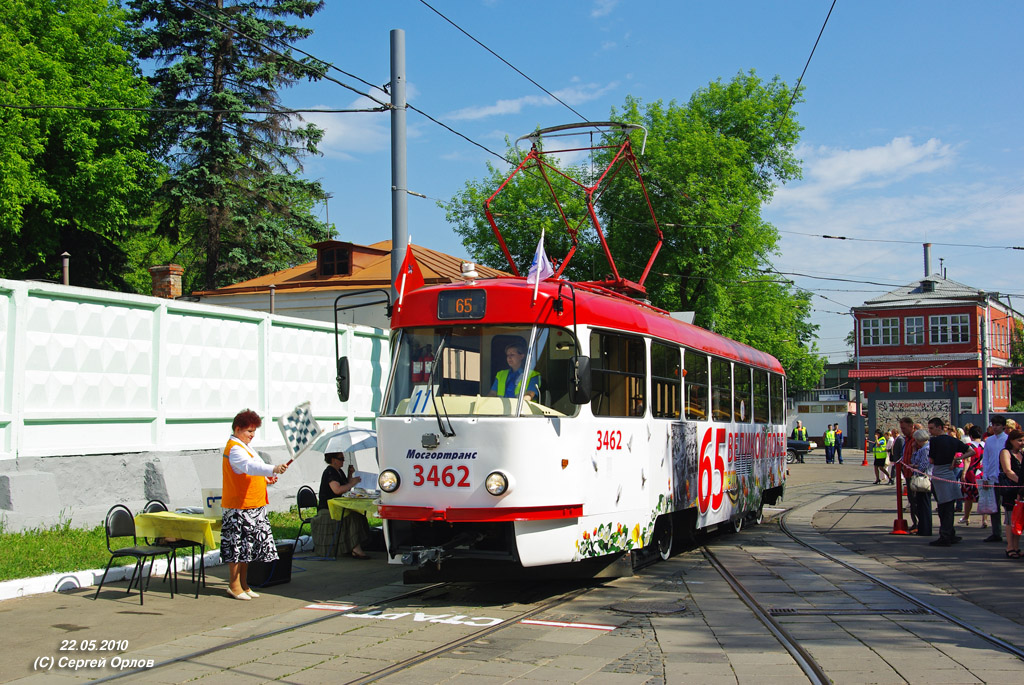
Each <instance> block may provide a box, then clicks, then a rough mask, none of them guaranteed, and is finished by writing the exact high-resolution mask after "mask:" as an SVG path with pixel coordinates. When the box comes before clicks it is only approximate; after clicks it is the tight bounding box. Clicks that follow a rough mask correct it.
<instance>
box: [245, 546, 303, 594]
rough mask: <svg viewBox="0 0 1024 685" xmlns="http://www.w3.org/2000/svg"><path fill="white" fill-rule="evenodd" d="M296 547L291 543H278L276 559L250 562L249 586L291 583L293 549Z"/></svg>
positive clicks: (247, 578) (247, 577)
mask: <svg viewBox="0 0 1024 685" xmlns="http://www.w3.org/2000/svg"><path fill="white" fill-rule="evenodd" d="M294 549H295V547H294V546H293V545H290V544H279V545H277V556H278V557H279V558H278V559H277V560H275V561H252V562H250V563H249V573H248V575H247V576H246V580H248V582H249V587H269V586H271V585H280V584H281V583H290V582H291V580H292V551H293V550H294Z"/></svg>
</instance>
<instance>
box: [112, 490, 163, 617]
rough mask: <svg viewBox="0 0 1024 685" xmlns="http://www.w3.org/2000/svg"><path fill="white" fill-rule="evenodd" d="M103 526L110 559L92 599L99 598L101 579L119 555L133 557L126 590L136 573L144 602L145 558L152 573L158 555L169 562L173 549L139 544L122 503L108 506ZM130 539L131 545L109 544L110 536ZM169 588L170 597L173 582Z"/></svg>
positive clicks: (131, 521)
mask: <svg viewBox="0 0 1024 685" xmlns="http://www.w3.org/2000/svg"><path fill="white" fill-rule="evenodd" d="M104 527H105V529H106V534H107V551H109V552H110V561H108V562H107V567H106V568H105V569H103V577H102V578H100V586H99V587H98V588H96V596H95V597H93V599H99V596H100V590H102V589H103V581H105V580H106V579H107V573H108V572H109V571H110V565H111V564H113V563H114V559H118V558H120V557H134V558H135V568H134V569H133V570H132V577H131V580H130V581H128V592H131V591H132V585H133V584H134V583H135V576H136V574H137V575H138V576H139V605H140V606H141V605H142V604H143V603H144V600H143V596H142V595H143V592H142V573H143V569H144V568H145V564H146V559H150V560H151V561H150V564H149V572H150V575H152V573H153V562H154V561H156V558H157V557H159V556H165V557H167V563H168V564H171V563H173V562H172V557H173V555H174V551H173V550H172V549H171V548H170V547H165V546H161V545H140V544H139V541H138V538H136V537H135V517H134V516H132V512H131V510H129V509H128V507H126V506H124V505H123V504H115V505H114V506H112V507H110V511H108V512H107V518H106V521H105V522H104ZM126 537H130V538H131V539H132V546H131V547H118V548H117V549H113V548H111V546H110V539H111V538H126ZM168 587H169V588H170V590H171V597H174V584H173V583H171V584H169V585H168Z"/></svg>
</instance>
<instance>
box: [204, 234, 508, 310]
mask: <svg viewBox="0 0 1024 685" xmlns="http://www.w3.org/2000/svg"><path fill="white" fill-rule="evenodd" d="M310 247H313V248H315V249H316V259H315V260H313V261H311V262H307V263H305V264H300V265H298V266H293V267H291V268H289V269H284V270H283V271H277V272H275V273H272V274H267V275H266V276H260V277H258V278H252V279H249V280H247V281H241V282H239V283H235V284H234V285H229V286H225V287H223V288H217V289H216V290H202V291H196V292H193V293H192V298H193V299H195V300H198V301H201V302H205V303H207V304H219V305H226V306H230V307H239V308H241V309H250V310H255V311H264V312H271V311H272V312H273V313H275V314H282V315H286V316H294V317H297V318H302V319H314V320H316V321H329V322H334V302H335V299H336V298H337V297H338V296H339V295H342V294H346V295H350V297H347V298H346V299H345V300H344V303H345V304H346V305H353V304H364V303H369V302H379V301H382V299H383V293H382V292H381V291H382V290H385V291H386V290H388V289H389V288H390V287H391V280H392V279H391V241H390V240H382V241H380V242H378V243H374V244H372V245H357V244H355V243H349V242H343V241H340V240H325V241H323V242H320V243H314V244H313V245H311V246H310ZM409 248H410V249H411V250H412V252H413V256H414V257H415V258H416V262H417V263H418V264H419V267H420V271H422V272H423V280H424V281H425V282H426V284H427V285H434V284H437V283H456V282H459V281H461V280H462V278H461V275H462V264H463V262H464V261H467V260H464V259H460V258H458V257H453V256H451V255H449V254H445V253H443V252H438V251H436V250H431V249H429V248H426V247H422V246H420V245H410V246H409ZM476 270H477V273H479V274H480V277H481V278H497V277H507V276H509V275H510V274H507V273H505V272H503V271H499V270H498V269H491V268H488V267H486V266H480V265H477V267H476ZM338 323H351V324H362V325H365V326H373V327H374V328H382V329H387V328H390V322H389V321H388V317H387V313H386V309H385V306H384V305H383V304H375V305H368V306H363V307H356V308H350V309H345V310H342V311H340V312H338Z"/></svg>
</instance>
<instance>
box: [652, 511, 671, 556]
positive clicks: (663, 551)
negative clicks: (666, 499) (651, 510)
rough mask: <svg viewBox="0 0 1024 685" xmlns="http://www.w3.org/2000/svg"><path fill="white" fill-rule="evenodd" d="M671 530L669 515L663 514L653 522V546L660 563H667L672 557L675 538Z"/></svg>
mask: <svg viewBox="0 0 1024 685" xmlns="http://www.w3.org/2000/svg"><path fill="white" fill-rule="evenodd" d="M673 528H674V526H673V524H672V515H671V514H663V515H661V516H659V517H658V520H657V521H655V522H654V544H655V546H656V547H657V549H658V556H659V557H661V560H662V561H668V560H669V557H671V556H672V544H673V538H674V537H675V536H674V529H673Z"/></svg>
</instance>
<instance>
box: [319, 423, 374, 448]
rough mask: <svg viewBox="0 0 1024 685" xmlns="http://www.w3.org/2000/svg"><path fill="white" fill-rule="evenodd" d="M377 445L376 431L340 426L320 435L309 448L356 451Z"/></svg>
mask: <svg viewBox="0 0 1024 685" xmlns="http://www.w3.org/2000/svg"><path fill="white" fill-rule="evenodd" d="M376 446H377V433H376V432H374V431H371V430H366V429H365V428H340V429H338V430H335V431H328V432H327V433H324V434H322V435H320V436H319V437H318V438H317V439H316V440H314V441H313V444H312V445H310V449H313V450H316V451H317V452H322V453H324V454H328V453H330V452H358V451H359V450H365V449H370V448H372V447H376Z"/></svg>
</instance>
